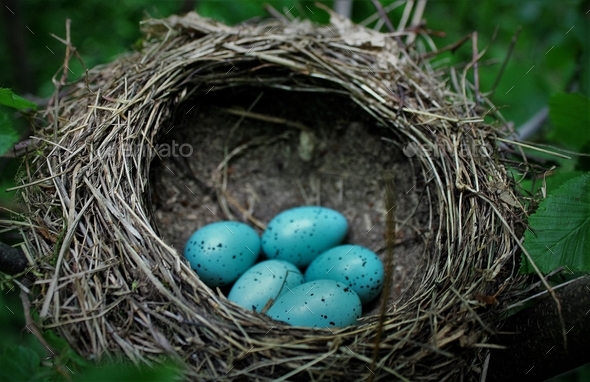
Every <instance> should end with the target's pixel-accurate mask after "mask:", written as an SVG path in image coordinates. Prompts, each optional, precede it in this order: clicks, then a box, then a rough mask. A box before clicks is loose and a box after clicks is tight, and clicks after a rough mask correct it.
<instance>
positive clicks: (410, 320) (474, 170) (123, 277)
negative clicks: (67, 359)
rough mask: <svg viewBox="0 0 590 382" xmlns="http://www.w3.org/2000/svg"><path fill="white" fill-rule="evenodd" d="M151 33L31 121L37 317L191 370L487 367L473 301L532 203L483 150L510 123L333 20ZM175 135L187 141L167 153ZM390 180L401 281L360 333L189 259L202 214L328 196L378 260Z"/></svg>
mask: <svg viewBox="0 0 590 382" xmlns="http://www.w3.org/2000/svg"><path fill="white" fill-rule="evenodd" d="M143 29H144V32H145V34H146V37H145V42H144V47H143V49H142V51H141V52H137V53H134V54H130V55H127V56H125V57H121V58H120V59H117V60H116V61H114V62H112V63H110V64H108V65H105V66H103V67H98V68H95V69H93V70H91V71H89V72H88V75H87V77H86V78H84V79H83V80H81V81H78V82H75V83H73V84H69V85H67V86H66V88H65V90H66V91H65V94H64V93H63V92H61V93H58V92H56V96H55V98H54V99H53V103H52V104H51V105H50V107H49V109H48V110H47V112H46V113H45V114H44V115H43V120H44V121H45V122H46V123H45V125H44V126H43V127H42V128H39V129H37V131H36V135H37V136H38V137H39V138H41V141H42V142H44V143H43V144H42V145H41V146H40V148H39V150H38V152H37V153H35V154H32V155H30V156H29V157H28V158H27V171H26V172H25V173H24V175H23V177H22V179H21V180H20V181H21V183H22V187H21V189H20V190H21V192H20V196H21V198H22V199H23V201H24V202H25V203H26V204H25V208H27V209H28V213H25V214H24V215H23V216H22V219H24V221H25V224H20V225H19V227H20V228H19V229H21V231H22V233H23V237H24V238H25V245H24V246H23V248H24V250H25V253H26V254H27V256H28V259H29V261H30V263H31V264H32V265H33V267H34V269H35V274H36V275H38V277H37V280H36V281H35V283H34V286H33V287H32V288H31V290H30V292H29V296H30V298H31V302H32V306H33V308H34V309H35V310H37V312H38V317H39V325H40V326H41V327H43V328H56V329H57V330H58V332H59V333H60V334H61V335H62V336H63V337H65V338H66V339H67V340H68V341H69V342H70V344H71V345H72V346H73V347H74V349H76V350H77V351H79V352H80V353H82V354H83V355H85V356H87V357H89V358H94V359H98V358H101V357H104V356H105V355H112V354H115V353H121V352H123V353H124V354H125V355H126V356H127V357H129V358H130V359H132V360H133V361H135V362H148V363H149V362H153V361H157V360H158V359H159V358H158V357H159V355H160V354H162V353H166V354H169V355H170V356H172V357H175V358H178V359H180V360H182V361H183V362H185V364H186V365H187V368H186V373H187V377H188V378H193V379H194V378H197V379H202V380H209V379H211V380H222V379H236V378H237V379H240V378H244V379H245V378H249V379H252V378H254V379H259V380H288V379H326V380H343V379H346V380H361V379H366V378H367V377H369V378H377V379H391V378H392V377H394V378H396V379H401V380H444V379H458V378H463V379H474V380H475V379H478V378H479V377H480V374H481V371H482V369H481V365H482V362H483V358H484V357H485V349H487V348H488V347H489V346H490V344H489V343H488V339H489V337H490V335H491V334H492V333H493V332H494V330H495V328H496V319H497V314H496V313H497V311H498V305H488V304H487V302H486V299H483V298H481V297H482V296H483V297H485V296H488V295H493V294H494V293H495V292H497V291H498V290H499V289H500V288H502V289H503V290H504V291H506V292H504V293H507V291H509V290H510V288H511V285H513V283H514V280H515V279H517V277H515V264H514V262H515V257H514V255H515V252H516V251H517V248H518V245H517V241H518V238H517V237H515V235H514V232H513V230H512V229H511V227H513V226H514V225H515V224H516V223H517V222H518V221H519V219H520V216H521V215H522V209H521V208H520V205H519V203H518V199H517V197H516V196H515V195H514V193H513V191H512V187H511V186H510V181H509V177H508V175H507V172H506V170H505V168H504V167H503V165H502V162H501V158H500V156H499V155H498V152H497V150H496V149H495V147H496V141H495V138H496V137H497V136H498V135H500V134H502V132H501V131H499V130H498V129H496V128H494V127H493V126H489V125H486V124H484V123H483V120H482V118H481V116H480V115H479V114H478V113H479V112H478V110H479V109H478V107H477V105H476V104H475V102H474V101H472V100H471V98H470V97H469V94H470V90H469V86H468V84H467V83H466V82H465V79H464V77H463V79H458V78H456V77H453V78H454V80H455V81H454V82H455V85H457V86H456V89H454V90H453V89H451V88H450V87H449V86H448V85H447V84H446V83H445V82H444V81H443V80H442V79H441V77H440V74H441V73H435V72H433V71H432V70H431V68H430V67H429V65H428V62H425V61H423V60H421V59H420V55H419V54H418V52H416V51H414V50H412V49H405V48H404V49H402V48H400V46H399V45H398V44H397V43H396V41H395V39H394V38H393V37H392V36H388V35H384V34H381V33H378V32H374V31H371V30H368V29H365V28H363V27H360V26H357V25H354V24H352V23H351V22H350V21H348V20H343V19H340V18H338V17H337V16H335V15H332V20H331V24H330V25H329V27H326V26H316V25H312V24H311V23H309V22H307V21H297V20H296V21H292V22H284V21H276V20H274V21H273V20H269V21H263V22H260V23H257V24H243V25H239V26H235V27H228V26H225V25H222V24H219V23H216V22H214V21H212V20H208V19H204V18H201V17H200V16H198V15H197V14H195V13H189V14H187V15H185V16H183V17H177V16H173V17H170V18H168V19H164V20H147V21H145V22H144V23H143ZM261 94H262V96H260V95H261ZM191 108H194V109H191ZM269 117H272V118H275V119H273V120H270V121H269V120H268V118H269ZM172 141H175V142H177V143H178V145H182V144H184V143H190V145H191V147H193V152H192V153H191V155H190V156H189V157H185V156H182V155H179V156H176V157H174V156H165V155H160V154H161V152H159V149H161V146H160V147H158V145H161V144H170V143H171V142H172ZM409 144H411V145H412V147H413V150H415V152H413V153H412V155H409V157H410V158H408V155H404V154H403V149H404V148H406V149H407V147H408V145H409ZM130 147H132V153H131V155H130V149H129V148H130ZM178 149H180V147H178ZM185 149H186V150H188V148H187V147H185ZM185 152H186V151H185ZM406 154H407V152H406ZM332 166H334V167H337V168H334V167H332ZM152 169H153V171H151V170H152ZM168 172H169V174H167V173H168ZM334 173H335V174H334ZM388 173H389V174H393V175H392V176H393V181H391V179H390V184H391V189H392V190H393V191H392V192H391V193H392V194H393V195H394V197H395V200H396V203H394V204H392V205H393V206H396V205H399V206H398V207H396V209H395V225H396V228H397V233H396V235H395V237H394V239H395V240H394V241H393V242H392V243H390V244H389V245H388V247H389V248H391V247H393V264H394V266H395V265H400V264H402V265H403V264H405V265H404V266H405V267H407V268H408V269H411V270H409V272H410V274H411V277H408V279H409V280H403V279H402V278H401V274H402V273H404V272H406V273H408V272H407V271H408V270H406V269H405V268H404V269H400V270H399V272H397V273H396V272H392V273H390V275H391V274H393V277H394V285H393V288H391V290H390V292H391V294H390V295H389V299H388V300H387V304H386V305H385V308H386V309H383V310H382V311H381V310H379V309H378V308H377V307H376V306H375V307H374V309H373V310H372V311H370V312H368V314H367V315H365V317H364V318H363V319H362V321H361V323H360V324H359V325H357V326H353V327H348V328H342V329H314V330H312V329H306V328H292V327H289V326H285V325H282V324H280V323H277V322H273V321H271V320H270V319H268V318H267V317H265V316H263V315H259V314H255V313H253V312H250V311H246V310H243V309H241V308H239V307H237V306H235V305H233V304H231V303H229V302H228V301H227V300H225V298H224V297H223V295H222V294H220V293H219V292H218V291H213V290H211V289H210V288H208V287H206V286H205V285H204V284H203V283H202V282H201V281H200V280H199V279H198V277H197V276H196V274H195V273H194V272H193V271H192V270H191V269H190V267H189V266H188V263H186V262H185V261H184V259H183V258H182V249H181V248H182V246H183V245H184V240H186V237H188V235H189V234H190V232H192V231H193V230H194V229H195V228H196V227H198V226H199V225H201V224H204V223H206V222H210V221H215V220H218V219H220V218H222V217H223V218H225V217H226V216H230V217H232V218H234V219H236V220H243V221H247V222H249V223H250V224H252V225H255V226H257V227H258V228H259V229H260V228H262V227H263V225H264V224H265V223H266V222H268V220H270V218H271V217H272V216H274V215H275V214H276V213H277V212H279V211H280V210H281V209H284V208H288V207H292V206H295V205H300V204H322V205H325V206H331V207H334V208H335V209H337V210H340V211H342V212H343V213H344V214H345V215H346V216H347V218H348V219H349V222H350V223H351V230H350V231H351V233H350V236H349V237H348V240H349V241H350V242H352V243H358V244H361V245H365V246H367V247H369V248H371V249H373V250H376V251H378V252H379V253H381V254H382V256H384V257H385V259H386V260H387V261H389V259H390V258H388V257H387V256H390V255H386V254H387V253H388V252H387V251H384V246H385V239H384V233H386V228H385V226H384V222H385V220H386V218H385V215H386V212H388V211H387V209H386V208H385V207H386V203H385V202H384V193H385V191H384V190H385V189H386V188H387V184H384V179H387V176H386V175H384V174H388ZM150 180H151V181H150ZM385 183H386V182H385ZM193 194H194V195H193ZM209 209H211V211H209ZM369 225H374V228H373V229H372V230H370V231H369V229H368V228H367V229H365V228H366V227H367V226H369ZM367 231H369V232H368V233H367ZM390 253H391V252H390ZM404 261H407V263H404ZM419 264H422V265H421V266H420V267H418V265H419ZM412 272H413V273H412ZM396 288H397V290H396ZM404 291H405V292H406V293H405V294H404V293H403V292H404ZM402 294H403V298H400V297H401V295H402ZM508 302H509V301H506V303H508ZM376 345H378V346H376Z"/></svg>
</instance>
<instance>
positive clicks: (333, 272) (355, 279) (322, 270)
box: [305, 244, 385, 304]
mask: <svg viewBox="0 0 590 382" xmlns="http://www.w3.org/2000/svg"><path fill="white" fill-rule="evenodd" d="M322 279H329V280H335V281H340V282H341V283H343V284H346V285H348V286H349V287H350V288H352V290H354V291H355V292H356V293H357V294H358V295H359V297H360V299H361V302H362V303H363V304H366V303H367V302H369V301H371V300H373V299H375V298H376V297H377V296H378V295H379V293H381V290H382V289H383V282H384V280H385V272H384V269H383V263H382V262H381V260H380V259H379V257H377V255H376V254H375V253H374V252H373V251H371V250H370V249H367V248H365V247H362V246H360V245H349V244H347V245H340V246H338V247H334V248H332V249H329V250H327V251H326V252H324V253H322V254H321V255H320V256H318V257H317V258H316V259H315V260H314V261H312V262H311V264H309V267H308V268H307V270H306V271H305V281H308V282H309V281H313V280H322Z"/></svg>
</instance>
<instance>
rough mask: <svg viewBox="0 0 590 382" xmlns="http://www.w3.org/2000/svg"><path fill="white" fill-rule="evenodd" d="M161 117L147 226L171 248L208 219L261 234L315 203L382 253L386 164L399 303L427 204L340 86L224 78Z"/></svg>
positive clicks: (416, 181) (428, 227) (422, 245)
mask: <svg viewBox="0 0 590 382" xmlns="http://www.w3.org/2000/svg"><path fill="white" fill-rule="evenodd" d="M254 101H257V102H256V104H255V106H254V107H250V106H251V104H252V103H253V102H254ZM248 109H249V110H250V111H247V110H248ZM269 121H270V122H269ZM169 126H170V127H169V130H167V133H166V134H165V136H164V137H162V139H160V140H159V144H160V146H158V148H157V149H158V150H160V151H161V152H162V154H170V155H168V156H161V160H156V161H154V162H152V168H151V172H150V176H151V182H150V184H151V187H150V188H151V197H152V206H153V210H154V215H153V216H154V221H155V225H156V226H157V227H158V233H159V235H160V237H161V238H162V239H163V240H164V241H165V242H166V243H169V244H171V245H172V246H173V247H175V248H177V249H179V251H182V249H183V247H184V244H185V243H186V241H187V240H188V238H189V236H190V235H191V234H192V233H193V232H194V231H195V230H196V229H198V228H200V227H202V226H204V225H205V224H208V223H212V222H215V221H219V220H222V219H223V220H239V221H243V222H245V223H248V224H250V225H252V226H254V227H255V228H257V229H258V231H259V232H260V233H262V230H263V229H264V228H265V225H266V223H267V222H268V221H270V219H272V218H273V217H274V216H275V215H276V214H278V213H279V212H281V211H284V210H285V209H288V208H292V207H296V206H301V205H322V206H325V207H330V208H334V209H336V210H337V211H340V212H341V213H343V214H344V215H345V216H346V217H347V220H348V221H349V222H350V230H349V233H348V236H347V238H346V239H345V242H349V243H353V244H357V245H362V246H365V247H367V248H370V249H371V250H373V251H374V252H375V253H377V254H378V255H379V256H380V257H381V258H382V259H383V260H385V254H386V224H385V217H386V216H387V213H388V209H390V208H391V207H386V205H385V203H386V195H385V190H386V189H387V188H386V187H385V183H386V182H387V181H388V180H386V177H387V176H388V175H389V176H390V177H391V178H392V180H390V181H393V183H394V184H395V187H392V189H393V190H394V192H395V195H394V200H395V201H396V205H397V207H395V208H393V209H392V210H391V211H390V212H391V213H392V214H394V215H395V216H396V218H395V220H396V223H397V228H396V229H395V235H396V239H395V250H396V254H397V256H396V261H395V268H394V275H393V277H394V286H393V288H392V289H391V291H390V300H391V301H390V302H391V303H393V302H397V303H400V302H401V301H398V300H399V298H400V297H401V295H402V292H405V291H408V288H410V287H411V286H412V285H414V286H415V285H416V284H417V283H413V282H412V281H413V280H416V279H417V278H418V277H419V276H421V275H423V273H422V274H420V275H419V274H418V272H419V271H420V269H424V268H425V266H423V267H420V266H419V265H420V264H423V265H424V262H426V261H427V260H428V258H429V257H428V256H426V255H425V250H426V248H428V247H429V245H428V243H429V241H431V240H432V239H431V238H429V236H430V235H429V233H430V232H431V231H432V229H433V228H432V227H433V224H434V222H433V220H436V219H435V215H436V213H437V212H436V211H432V210H431V207H432V201H431V200H428V195H429V194H428V193H425V192H424V191H425V187H426V182H424V180H423V179H421V178H417V177H416V175H415V170H416V169H415V168H414V167H413V166H412V162H410V161H409V160H408V157H407V156H406V155H404V154H403V152H402V150H399V149H398V148H397V147H396V146H395V145H393V144H392V143H391V142H390V141H388V139H389V140H391V139H395V136H391V134H388V132H387V131H386V130H384V129H382V128H379V127H378V126H376V125H375V122H374V120H373V119H372V118H371V116H370V115H368V114H367V113H366V112H365V111H364V110H363V109H362V108H361V107H359V106H358V105H356V104H355V103H354V102H352V101H351V100H349V99H347V98H346V97H344V96H342V95H333V94H313V93H312V94H310V93H301V92H297V91H286V90H274V89H256V88H238V89H228V90H225V91H221V92H219V93H215V94H212V93H209V94H208V95H205V96H200V97H195V99H193V100H190V101H187V102H186V103H185V104H184V105H183V106H182V107H180V108H179V109H178V110H177V113H176V118H172V120H171V124H170V125H169ZM292 126H296V127H292ZM388 135H390V137H389V138H388V137H387V136H388ZM181 145H186V146H185V147H183V149H180V146H181ZM173 147H176V151H177V153H176V155H175V156H173V155H172V154H171V151H172V148H173ZM168 151H170V153H168ZM180 151H182V152H183V153H180ZM406 152H407V150H406ZM188 154H190V155H188ZM232 154H233V155H232ZM408 154H409V155H412V153H411V152H408ZM224 164H225V165H226V166H224ZM388 172H389V174H387V173H388ZM223 291H224V292H227V290H225V289H224V290H223ZM408 293H409V294H411V292H408ZM226 294H227V293H226ZM377 306H378V302H377V301H375V302H374V303H373V304H372V305H371V306H366V307H365V311H366V312H373V313H375V312H376V308H377ZM368 315H370V313H368Z"/></svg>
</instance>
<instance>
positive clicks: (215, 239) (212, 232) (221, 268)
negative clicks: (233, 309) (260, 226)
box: [184, 221, 260, 288]
mask: <svg viewBox="0 0 590 382" xmlns="http://www.w3.org/2000/svg"><path fill="white" fill-rule="evenodd" d="M259 253H260V237H259V236H258V233H257V232H256V231H254V229H252V228H251V227H249V226H248V225H246V224H244V223H239V222H233V221H221V222H217V223H211V224H208V225H206V226H204V227H202V228H200V229H199V230H197V231H196V232H195V233H193V234H192V235H191V237H190V238H189V239H188V241H187V243H186V246H185V247H184V257H185V258H186V259H187V260H188V261H189V263H190V264H191V268H192V269H194V270H195V271H196V272H197V274H198V275H199V277H200V278H201V280H203V282H204V283H205V284H207V285H208V286H209V287H211V288H214V287H218V286H224V285H227V284H230V283H232V282H234V281H235V280H236V279H237V278H238V277H240V275H241V274H242V273H244V272H245V271H246V270H247V269H248V268H250V267H251V266H252V264H254V262H255V261H256V258H257V257H258V254H259Z"/></svg>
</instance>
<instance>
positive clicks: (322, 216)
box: [262, 206, 348, 267]
mask: <svg viewBox="0 0 590 382" xmlns="http://www.w3.org/2000/svg"><path fill="white" fill-rule="evenodd" d="M347 231H348V223H347V222H346V218H345V217H344V215H342V214H341V213H339V212H337V211H334V210H332V209H330V208H325V207H316V206H305V207H297V208H292V209H289V210H286V211H283V212H281V213H280V214H278V215H277V216H275V217H274V218H273V219H272V220H271V221H270V222H269V223H268V226H267V227H266V230H265V231H264V233H263V234H262V251H263V252H264V254H265V255H266V257H268V258H269V259H280V260H285V261H288V262H290V263H293V264H295V265H297V266H298V267H305V266H306V265H308V264H309V263H311V261H312V260H313V259H314V258H316V257H317V256H319V254H320V253H322V252H324V251H325V250H327V249H329V248H332V247H333V246H335V245H338V244H339V243H340V242H342V240H343V239H344V237H345V236H346V232H347Z"/></svg>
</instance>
